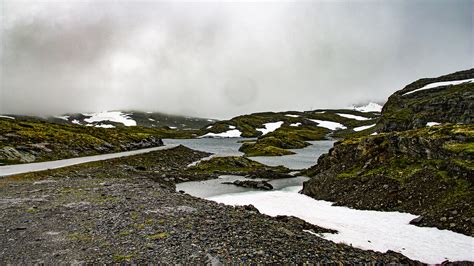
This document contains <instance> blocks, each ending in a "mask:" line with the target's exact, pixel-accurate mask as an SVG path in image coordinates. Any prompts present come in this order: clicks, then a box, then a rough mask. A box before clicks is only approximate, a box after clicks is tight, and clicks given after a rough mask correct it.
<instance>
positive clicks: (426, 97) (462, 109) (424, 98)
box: [379, 69, 474, 132]
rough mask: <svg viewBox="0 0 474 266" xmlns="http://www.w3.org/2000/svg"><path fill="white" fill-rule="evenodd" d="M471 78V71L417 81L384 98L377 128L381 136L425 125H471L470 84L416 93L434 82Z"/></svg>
mask: <svg viewBox="0 0 474 266" xmlns="http://www.w3.org/2000/svg"><path fill="white" fill-rule="evenodd" d="M471 78H474V69H470V70H465V71H460V72H456V73H452V74H449V75H445V76H441V77H438V78H427V79H420V80H417V81H415V82H413V83H411V84H409V85H407V86H406V87H405V88H403V89H402V90H399V91H397V92H395V93H394V94H393V95H392V96H390V97H389V98H388V101H387V103H386V104H385V105H384V107H383V110H382V117H381V119H380V122H379V124H381V130H382V131H384V132H390V131H402V130H408V129H415V128H422V127H425V126H426V123H428V122H439V123H447V122H451V123H463V124H471V123H474V83H472V82H471V83H464V84H459V85H455V86H449V85H448V86H440V87H435V88H431V89H426V90H420V91H416V90H417V89H420V88H423V87H424V86H425V85H428V84H433V83H437V82H445V81H456V80H466V79H471Z"/></svg>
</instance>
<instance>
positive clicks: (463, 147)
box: [443, 142, 474, 155]
mask: <svg viewBox="0 0 474 266" xmlns="http://www.w3.org/2000/svg"><path fill="white" fill-rule="evenodd" d="M443 148H444V149H446V150H448V151H451V152H455V153H465V154H468V155H473V154H474V142H468V143H446V144H445V145H443Z"/></svg>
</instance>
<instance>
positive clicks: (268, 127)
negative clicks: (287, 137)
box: [256, 121, 283, 136]
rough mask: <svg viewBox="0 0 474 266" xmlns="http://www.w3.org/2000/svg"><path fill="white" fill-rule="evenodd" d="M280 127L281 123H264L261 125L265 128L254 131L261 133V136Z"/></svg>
mask: <svg viewBox="0 0 474 266" xmlns="http://www.w3.org/2000/svg"><path fill="white" fill-rule="evenodd" d="M281 125H283V121H279V122H273V123H265V124H263V126H264V127H265V128H256V130H257V131H260V132H262V136H263V135H266V134H268V133H270V132H273V131H275V130H277V129H279V128H280V127H281Z"/></svg>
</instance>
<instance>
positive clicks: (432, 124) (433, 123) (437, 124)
mask: <svg viewBox="0 0 474 266" xmlns="http://www.w3.org/2000/svg"><path fill="white" fill-rule="evenodd" d="M439 125H441V123H438V122H428V123H426V126H427V127H432V126H439Z"/></svg>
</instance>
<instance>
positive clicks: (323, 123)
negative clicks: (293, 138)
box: [308, 119, 347, 130]
mask: <svg viewBox="0 0 474 266" xmlns="http://www.w3.org/2000/svg"><path fill="white" fill-rule="evenodd" d="M308 120H310V121H312V122H315V123H317V124H318V127H324V128H327V129H330V130H336V129H346V128H347V127H346V126H344V125H343V124H341V123H337V122H332V121H324V120H317V119H308Z"/></svg>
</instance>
